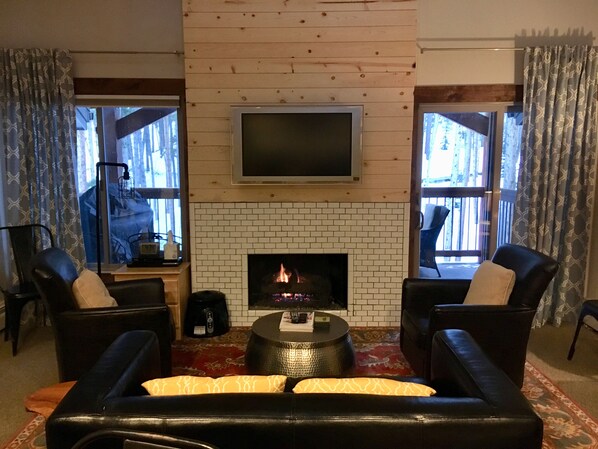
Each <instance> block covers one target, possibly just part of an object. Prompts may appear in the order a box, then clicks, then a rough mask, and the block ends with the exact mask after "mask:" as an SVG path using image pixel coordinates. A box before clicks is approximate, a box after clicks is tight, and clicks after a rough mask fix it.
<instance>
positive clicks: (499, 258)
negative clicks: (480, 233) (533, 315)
mask: <svg viewBox="0 0 598 449" xmlns="http://www.w3.org/2000/svg"><path fill="white" fill-rule="evenodd" d="M492 262H494V263H496V264H498V265H502V266H503V267H505V268H509V269H511V270H513V271H514V272H515V285H514V287H513V291H512V293H511V296H510V298H509V304H511V305H524V306H528V307H531V308H533V309H536V308H537V307H538V304H539V303H540V299H541V298H542V295H543V294H544V291H545V290H546V287H548V284H549V283H550V281H551V280H552V278H553V277H554V276H555V275H556V272H557V271H558V269H559V264H558V262H557V261H555V260H554V259H553V258H552V257H549V256H547V255H546V254H542V253H540V252H538V251H535V250H533V249H531V248H527V247H525V246H520V245H513V244H510V243H507V244H504V245H501V246H500V247H498V248H497V249H496V252H495V253H494V256H492Z"/></svg>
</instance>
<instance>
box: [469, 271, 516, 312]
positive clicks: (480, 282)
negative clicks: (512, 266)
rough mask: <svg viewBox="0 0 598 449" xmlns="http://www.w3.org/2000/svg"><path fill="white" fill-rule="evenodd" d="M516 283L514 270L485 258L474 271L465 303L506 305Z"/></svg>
mask: <svg viewBox="0 0 598 449" xmlns="http://www.w3.org/2000/svg"><path fill="white" fill-rule="evenodd" d="M514 285H515V272H514V271H513V270H509V269H508V268H505V267H503V266H501V265H498V264H495V263H493V262H491V261H489V260H485V261H484V262H482V263H481V264H480V266H479V267H478V269H477V270H476V272H475V273H474V275H473V278H472V280H471V285H470V286H469V290H468V291H467V296H465V301H464V302H463V304H486V305H496V306H502V305H505V304H506V303H507V302H508V301H509V296H511V292H512V291H513V286H514Z"/></svg>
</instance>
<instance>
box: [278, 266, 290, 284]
mask: <svg viewBox="0 0 598 449" xmlns="http://www.w3.org/2000/svg"><path fill="white" fill-rule="evenodd" d="M276 282H286V283H288V282H289V275H288V274H287V270H286V269H285V267H284V265H283V264H280V271H279V272H278V276H277V277H276Z"/></svg>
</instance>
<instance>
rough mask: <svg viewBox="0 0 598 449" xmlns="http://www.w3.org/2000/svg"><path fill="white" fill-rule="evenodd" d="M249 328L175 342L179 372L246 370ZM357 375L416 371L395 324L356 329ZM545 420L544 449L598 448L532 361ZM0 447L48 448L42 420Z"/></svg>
mask: <svg viewBox="0 0 598 449" xmlns="http://www.w3.org/2000/svg"><path fill="white" fill-rule="evenodd" d="M248 337H249V329H247V328H233V329H231V330H230V332H228V333H227V334H225V335H222V336H219V337H212V338H206V339H195V338H188V337H185V338H183V340H181V341H177V342H176V343H175V344H174V346H173V371H174V373H173V374H175V375H180V374H190V375H197V376H213V377H217V376H222V375H227V374H243V373H245V367H244V356H245V346H246V344H247V340H248ZM351 337H352V338H353V344H354V346H355V352H356V356H357V368H356V374H358V375H364V376H365V375H391V376H403V375H410V374H411V373H412V371H411V368H410V367H409V364H408V363H407V362H406V361H405V359H404V358H403V355H402V354H401V351H400V350H399V344H398V341H399V331H398V329H397V328H352V329H351ZM522 391H523V393H524V394H525V396H526V397H527V398H528V400H529V401H530V402H531V404H532V405H533V407H534V409H535V410H536V412H537V413H538V414H539V415H540V416H541V417H542V419H543V421H544V441H543V444H542V447H543V449H598V422H597V421H596V420H595V419H593V418H592V417H591V416H589V415H588V414H587V413H586V412H584V411H583V410H582V409H581V408H580V407H579V406H578V405H577V404H575V403H574V402H573V401H572V400H571V399H570V398H568V397H567V396H566V395H565V394H564V393H563V392H562V391H561V390H560V389H559V388H558V387H557V386H556V385H554V384H553V383H552V382H551V381H550V380H549V379H547V378H546V377H545V376H544V375H543V374H542V373H541V372H539V371H538V370H537V369H536V368H535V367H533V366H532V365H531V364H529V363H527V364H526V375H525V381H524V385H523V389H522ZM0 448H1V449H45V439H44V419H43V418H42V417H41V416H34V417H33V419H32V420H31V421H30V422H29V423H27V425H26V426H25V427H24V428H23V429H22V430H21V431H20V432H18V433H17V434H16V436H15V437H14V438H12V439H11V440H10V441H9V442H8V443H7V444H6V445H4V446H0Z"/></svg>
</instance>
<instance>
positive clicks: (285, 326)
mask: <svg viewBox="0 0 598 449" xmlns="http://www.w3.org/2000/svg"><path fill="white" fill-rule="evenodd" d="M278 329H279V330H280V331H281V332H313V330H314V312H283V313H282V317H281V319H280V325H279V326H278Z"/></svg>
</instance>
